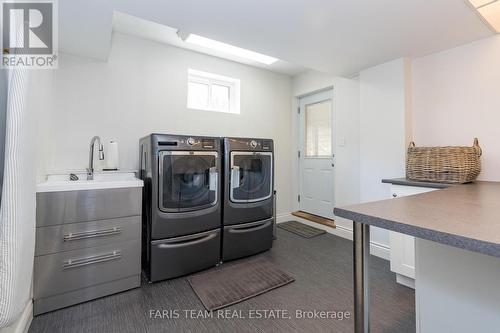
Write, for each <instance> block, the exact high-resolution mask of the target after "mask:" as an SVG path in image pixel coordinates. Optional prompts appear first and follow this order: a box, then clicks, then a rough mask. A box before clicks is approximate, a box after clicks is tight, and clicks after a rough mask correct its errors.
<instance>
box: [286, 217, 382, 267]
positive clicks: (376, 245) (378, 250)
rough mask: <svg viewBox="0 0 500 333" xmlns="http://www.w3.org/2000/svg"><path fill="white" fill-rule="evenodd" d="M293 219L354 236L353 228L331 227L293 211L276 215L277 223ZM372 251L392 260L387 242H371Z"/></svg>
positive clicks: (345, 236) (340, 234)
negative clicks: (299, 215) (295, 213)
mask: <svg viewBox="0 0 500 333" xmlns="http://www.w3.org/2000/svg"><path fill="white" fill-rule="evenodd" d="M291 220H296V221H299V222H302V223H304V224H306V225H309V226H311V227H315V228H318V229H322V230H325V231H326V232H328V233H330V234H332V235H335V236H339V237H342V238H345V239H349V240H351V241H352V238H353V233H352V230H351V229H348V228H345V227H343V226H341V225H338V224H337V227H336V228H331V227H328V226H325V225H322V224H318V223H314V222H311V221H308V220H305V219H302V218H300V217H298V216H294V215H292V214H291V213H285V214H278V215H277V216H276V223H283V222H286V221H291ZM370 253H371V254H373V255H374V256H377V257H379V258H382V259H385V260H390V256H391V252H390V248H389V247H388V246H386V245H385V244H380V243H377V242H370Z"/></svg>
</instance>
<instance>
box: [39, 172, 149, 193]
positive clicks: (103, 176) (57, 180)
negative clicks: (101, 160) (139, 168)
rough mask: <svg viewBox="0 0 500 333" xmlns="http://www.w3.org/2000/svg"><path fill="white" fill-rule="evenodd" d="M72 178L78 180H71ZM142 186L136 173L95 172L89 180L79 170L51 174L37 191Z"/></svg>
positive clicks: (84, 173) (85, 174)
mask: <svg viewBox="0 0 500 333" xmlns="http://www.w3.org/2000/svg"><path fill="white" fill-rule="evenodd" d="M72 176H73V177H72ZM74 176H76V177H74ZM72 178H73V179H77V180H71V179H72ZM142 186H144V183H143V181H142V180H140V179H138V178H137V177H136V176H135V171H101V172H99V171H97V172H94V179H93V180H87V173H86V172H85V171H82V170H78V171H74V172H71V171H68V172H62V173H53V174H49V175H47V180H46V181H45V182H43V183H40V184H38V185H37V187H36V191H37V192H60V191H78V190H98V189H112V188H127V187H142Z"/></svg>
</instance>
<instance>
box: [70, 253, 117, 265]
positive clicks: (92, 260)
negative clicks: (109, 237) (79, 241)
mask: <svg viewBox="0 0 500 333" xmlns="http://www.w3.org/2000/svg"><path fill="white" fill-rule="evenodd" d="M121 257H122V252H121V251H120V250H115V251H113V252H111V253H106V254H100V255H97V256H91V257H85V258H77V259H68V260H66V261H65V262H64V264H63V269H70V268H75V267H82V266H87V265H92V264H97V263H100V262H105V261H111V260H117V259H120V258H121Z"/></svg>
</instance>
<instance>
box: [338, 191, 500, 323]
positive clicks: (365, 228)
mask: <svg viewBox="0 0 500 333" xmlns="http://www.w3.org/2000/svg"><path fill="white" fill-rule="evenodd" d="M335 215H337V216H340V217H343V218H347V219H350V220H352V221H353V222H354V272H355V284H354V286H355V288H354V289H355V295H354V296H355V309H354V311H355V331H356V332H368V331H369V286H368V271H367V267H368V260H369V255H368V251H369V244H370V243H369V233H370V232H369V226H376V227H379V228H384V229H387V230H391V231H395V232H399V233H403V234H407V235H411V236H415V237H416V244H415V245H416V280H415V283H416V285H415V287H416V288H415V289H416V295H415V298H416V309H417V314H416V318H417V323H416V326H417V332H471V331H477V332H490V331H491V332H492V331H499V330H500V287H499V286H498V282H499V281H500V183H497V182H476V183H472V184H466V185H463V186H451V187H448V188H444V189H441V190H438V191H434V192H429V193H423V194H418V195H412V196H408V197H402V198H397V199H390V200H383V201H377V202H371V203H366V204H359V205H352V206H348V207H341V208H335Z"/></svg>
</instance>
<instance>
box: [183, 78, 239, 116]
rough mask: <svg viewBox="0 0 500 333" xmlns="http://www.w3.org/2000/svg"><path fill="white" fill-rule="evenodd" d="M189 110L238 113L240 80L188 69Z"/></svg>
mask: <svg viewBox="0 0 500 333" xmlns="http://www.w3.org/2000/svg"><path fill="white" fill-rule="evenodd" d="M187 107H188V108H189V109H195V110H204V111H216V112H226V113H236V114H239V113H240V80H238V79H234V78H231V77H227V76H222V75H218V74H212V73H207V72H202V71H198V70H194V69H188V100H187Z"/></svg>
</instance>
